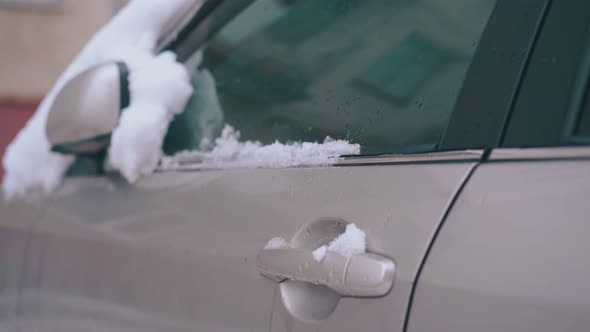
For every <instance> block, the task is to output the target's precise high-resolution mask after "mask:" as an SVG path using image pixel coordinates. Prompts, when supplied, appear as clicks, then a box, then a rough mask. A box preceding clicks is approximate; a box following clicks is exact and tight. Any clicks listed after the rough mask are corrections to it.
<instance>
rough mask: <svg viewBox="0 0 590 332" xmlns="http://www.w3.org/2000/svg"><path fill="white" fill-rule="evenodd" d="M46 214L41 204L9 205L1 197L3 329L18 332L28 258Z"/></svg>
mask: <svg viewBox="0 0 590 332" xmlns="http://www.w3.org/2000/svg"><path fill="white" fill-rule="evenodd" d="M43 211H44V204H43V203H41V202H12V203H8V202H6V201H5V200H4V198H3V197H2V195H1V194H0V216H1V217H0V267H1V268H0V330H2V331H17V329H18V326H17V319H16V318H17V316H18V315H19V312H20V309H21V308H20V303H19V297H20V290H21V287H22V284H23V279H24V274H25V272H24V271H25V270H26V266H25V255H26V253H27V251H28V249H29V245H30V235H31V231H32V228H33V227H34V224H35V223H36V222H37V221H38V219H39V218H40V217H41V215H42V213H43Z"/></svg>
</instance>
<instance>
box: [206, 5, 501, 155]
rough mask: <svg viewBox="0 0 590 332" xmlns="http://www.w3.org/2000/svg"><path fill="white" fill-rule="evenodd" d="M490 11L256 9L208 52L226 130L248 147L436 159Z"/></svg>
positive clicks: (421, 7) (249, 10) (464, 8)
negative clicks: (320, 145) (252, 143)
mask: <svg viewBox="0 0 590 332" xmlns="http://www.w3.org/2000/svg"><path fill="white" fill-rule="evenodd" d="M494 3H495V1H493V0H445V1H443V0H423V1H409V0H362V1H361V0H322V1H317V0H290V1H286V0H282V1H279V0H259V1H256V2H254V4H253V5H251V6H250V7H248V8H247V9H246V10H245V11H244V12H242V13H241V14H240V15H239V16H238V17H237V18H235V19H234V20H233V21H232V22H230V24H228V25H227V26H226V27H224V28H223V29H222V30H221V31H220V32H219V33H218V34H217V35H216V36H215V37H214V38H213V39H212V40H211V41H210V42H209V43H208V45H207V47H206V49H205V52H204V62H203V64H202V68H207V69H208V70H210V71H211V73H212V75H213V77H214V79H215V85H216V88H217V93H218V96H219V99H220V101H221V106H222V109H223V113H224V118H225V121H227V122H228V123H229V124H231V125H232V126H234V127H235V128H237V129H238V130H240V131H241V133H242V138H243V139H247V140H260V141H262V142H264V143H270V142H273V141H275V140H277V139H278V140H281V141H295V140H302V141H320V140H323V139H324V137H326V136H331V137H334V138H342V139H349V140H350V141H351V142H353V143H360V144H361V146H362V149H363V152H364V153H383V152H418V151H425V150H432V149H435V148H436V145H437V143H438V141H439V139H440V137H441V134H442V132H443V131H444V129H445V126H446V123H447V121H448V118H449V116H450V113H451V111H452V108H453V105H454V103H455V99H456V96H457V95H458V92H459V89H460V88H461V85H462V83H463V79H464V76H465V73H466V71H467V68H468V66H469V63H470V62H471V58H472V56H473V54H474V52H475V45H476V44H477V41H478V39H479V38H480V35H481V34H482V31H483V29H484V27H485V24H486V22H487V19H488V17H489V15H490V13H491V11H492V8H493V5H494Z"/></svg>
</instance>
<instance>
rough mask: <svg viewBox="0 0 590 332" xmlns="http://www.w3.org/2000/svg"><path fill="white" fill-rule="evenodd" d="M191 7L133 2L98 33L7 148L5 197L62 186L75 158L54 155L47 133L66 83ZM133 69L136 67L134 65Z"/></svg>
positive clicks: (158, 0)
mask: <svg viewBox="0 0 590 332" xmlns="http://www.w3.org/2000/svg"><path fill="white" fill-rule="evenodd" d="M191 5H194V0H133V1H131V2H130V3H129V4H128V5H127V6H126V7H125V8H123V9H122V10H121V11H120V12H119V13H118V14H117V15H116V16H115V17H114V18H113V19H112V20H111V21H110V22H109V23H108V24H107V25H105V26H104V27H103V28H102V29H101V30H100V31H98V32H97V34H96V35H95V36H94V37H93V38H92V39H91V40H90V41H89V42H88V43H87V45H86V46H85V47H84V49H83V50H82V51H81V52H80V54H79V55H78V56H77V57H76V58H75V59H74V61H73V62H72V63H71V64H70V65H69V66H68V68H67V69H66V70H65V71H64V73H63V74H62V75H61V76H60V77H59V79H58V80H57V81H56V83H55V85H54V86H53V88H52V89H51V90H50V91H49V93H48V94H47V96H46V97H45V98H44V99H43V101H42V102H41V104H40V105H39V107H38V109H37V111H36V112H35V114H34V115H33V117H32V118H31V119H30V120H29V121H28V123H27V124H26V126H25V127H24V128H23V129H22V130H21V131H20V132H19V134H18V135H17V136H16V138H15V139H14V141H13V142H12V143H11V144H10V145H9V146H8V147H7V149H6V153H5V155H4V158H3V160H2V163H3V166H4V169H5V176H4V181H3V185H2V187H3V191H4V197H5V198H6V199H12V198H16V197H23V196H30V195H35V194H47V193H50V192H51V191H53V190H54V189H55V188H56V187H57V186H59V184H60V182H61V179H62V177H63V175H64V173H65V172H66V170H67V169H68V167H69V166H70V165H71V163H72V162H73V161H74V158H73V157H71V156H65V155H60V154H56V153H52V152H51V151H50V146H49V143H48V141H47V137H46V135H45V123H46V119H47V112H48V111H49V108H50V106H51V105H52V103H53V100H54V98H55V96H56V94H57V93H58V92H59V91H60V89H61V88H62V87H63V86H64V84H65V83H66V82H67V81H68V80H69V79H71V78H72V77H74V76H75V75H76V74H77V73H79V72H81V71H83V70H85V69H87V68H89V67H91V66H94V65H97V64H99V63H102V62H105V61H107V60H118V57H117V56H116V55H115V54H116V53H120V52H119V51H115V52H113V50H114V49H120V48H122V47H134V46H137V47H140V48H141V46H142V45H141V43H142V42H144V41H145V36H146V34H152V35H154V36H157V35H159V34H160V33H161V31H163V29H164V27H165V26H166V24H169V23H170V21H171V19H172V18H173V17H175V15H178V14H180V13H183V12H184V11H186V10H187V9H188V8H189V7H190V6H191ZM114 53H115V54H114ZM123 53H125V52H123ZM131 69H132V70H133V69H135V68H134V65H132V68H131Z"/></svg>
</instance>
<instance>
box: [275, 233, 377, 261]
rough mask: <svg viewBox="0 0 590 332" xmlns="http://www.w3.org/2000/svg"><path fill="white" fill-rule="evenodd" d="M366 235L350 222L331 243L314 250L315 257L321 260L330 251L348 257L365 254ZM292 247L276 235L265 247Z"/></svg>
mask: <svg viewBox="0 0 590 332" xmlns="http://www.w3.org/2000/svg"><path fill="white" fill-rule="evenodd" d="M366 237H367V236H366V234H365V232H363V231H362V230H361V229H359V228H358V227H356V225H355V224H348V225H346V229H345V230H344V233H342V234H340V235H339V236H338V237H337V238H335V239H334V240H332V241H331V242H330V243H328V244H325V245H323V246H321V247H319V248H317V249H316V250H314V251H313V252H312V255H313V259H315V260H316V261H317V262H319V261H321V260H322V259H324V257H326V254H327V253H328V252H329V251H330V252H335V253H338V254H340V255H342V256H346V257H351V256H354V255H360V254H364V253H365V252H366V250H367V242H366ZM290 247H291V243H290V242H289V241H287V240H285V239H284V238H282V237H275V238H272V239H271V240H270V241H268V243H267V244H266V246H265V247H264V249H281V248H290Z"/></svg>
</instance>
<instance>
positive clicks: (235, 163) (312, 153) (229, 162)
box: [161, 125, 360, 170]
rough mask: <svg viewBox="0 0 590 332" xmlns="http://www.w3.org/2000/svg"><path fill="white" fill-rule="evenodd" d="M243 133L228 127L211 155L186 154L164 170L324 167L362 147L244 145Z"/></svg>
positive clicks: (340, 143)
mask: <svg viewBox="0 0 590 332" xmlns="http://www.w3.org/2000/svg"><path fill="white" fill-rule="evenodd" d="M239 138H240V133H239V132H237V131H236V130H235V129H234V128H232V127H231V126H229V125H227V126H226V127H225V128H224V129H223V131H222V133H221V137H219V138H217V139H216V140H215V146H214V148H213V150H211V151H186V152H181V153H179V154H177V155H175V156H173V157H164V158H163V159H162V164H161V169H162V170H179V169H231V168H284V167H295V166H322V165H331V164H334V163H335V162H337V161H338V160H339V158H340V156H342V155H354V154H359V152H360V145H358V144H350V143H348V142H347V141H344V140H332V139H330V138H326V140H325V141H324V142H323V143H312V142H295V143H289V144H284V143H280V142H275V143H273V144H269V145H263V144H262V143H260V142H257V141H245V142H240V140H239Z"/></svg>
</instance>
